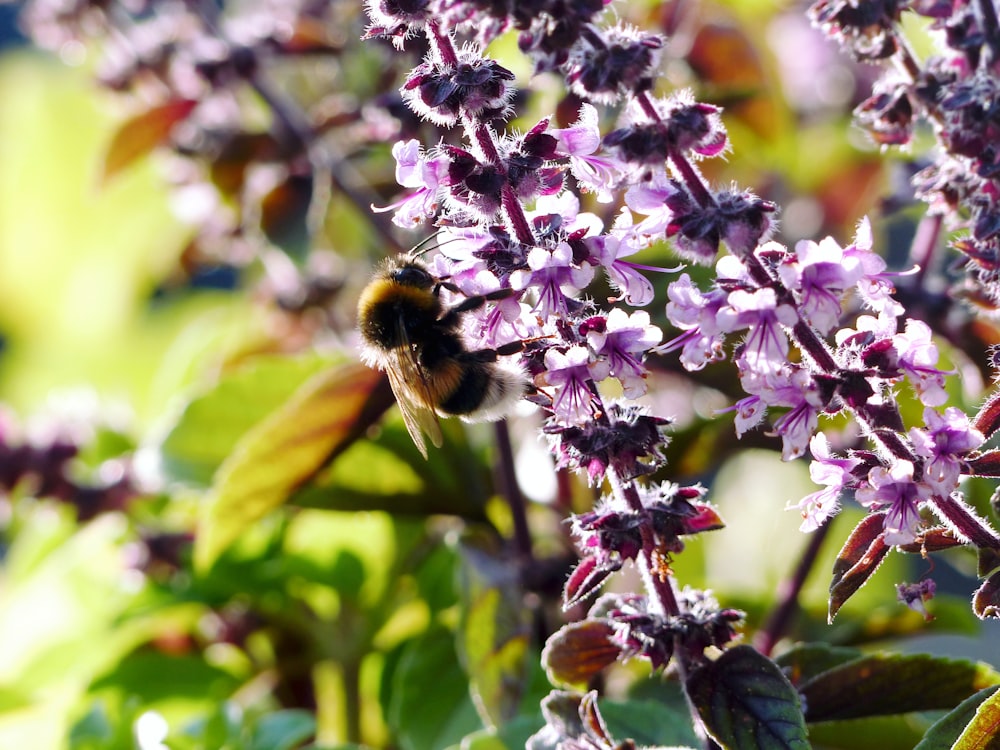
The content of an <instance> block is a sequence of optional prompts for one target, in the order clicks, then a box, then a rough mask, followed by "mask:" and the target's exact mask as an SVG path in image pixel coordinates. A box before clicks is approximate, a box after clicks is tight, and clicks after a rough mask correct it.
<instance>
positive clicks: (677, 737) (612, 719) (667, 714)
mask: <svg viewBox="0 0 1000 750" xmlns="http://www.w3.org/2000/svg"><path fill="white" fill-rule="evenodd" d="M601 715H602V716H604V720H605V721H606V722H607V725H608V730H609V731H610V732H611V734H612V735H613V736H615V737H618V738H625V737H628V738H629V739H632V740H635V742H636V744H637V745H640V746H655V747H659V746H665V745H669V746H674V745H682V746H691V747H694V746H697V745H698V744H700V743H699V741H698V737H697V735H695V733H694V729H693V728H692V726H691V715H690V714H689V713H688V712H687V708H686V706H684V705H683V704H681V705H678V706H669V705H666V704H664V703H661V702H659V701H651V700H628V701H601Z"/></svg>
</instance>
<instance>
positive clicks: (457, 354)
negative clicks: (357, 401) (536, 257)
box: [358, 256, 528, 458]
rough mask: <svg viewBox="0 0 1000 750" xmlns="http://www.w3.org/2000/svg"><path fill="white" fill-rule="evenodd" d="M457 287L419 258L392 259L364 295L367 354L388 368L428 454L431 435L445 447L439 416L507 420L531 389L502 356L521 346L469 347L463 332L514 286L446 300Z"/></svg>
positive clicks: (411, 428) (361, 319) (361, 322)
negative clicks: (474, 315)
mask: <svg viewBox="0 0 1000 750" xmlns="http://www.w3.org/2000/svg"><path fill="white" fill-rule="evenodd" d="M442 289H447V290H449V291H453V292H458V288H457V287H455V286H454V285H453V284H450V283H449V282H448V281H446V280H443V279H439V278H436V277H435V276H433V275H432V274H431V273H430V271H429V270H428V268H427V266H426V265H424V264H423V263H422V262H420V261H419V260H417V259H416V258H413V257H410V256H402V257H399V258H392V259H389V260H388V261H387V262H386V263H385V264H383V266H382V267H381V268H380V269H379V270H378V271H377V272H376V274H375V275H374V276H373V277H372V280H371V281H370V282H369V283H368V286H367V287H365V290H364V291H363V292H362V293H361V298H360V299H359V300H358V327H359V328H360V330H361V338H362V351H361V357H362V360H363V361H364V362H365V363H366V364H367V365H369V366H371V367H376V368H378V369H379V370H383V371H385V372H386V374H387V375H388V376H389V384H390V385H391V386H392V391H393V393H394V394H395V396H396V401H397V403H398V404H399V410H400V412H401V413H402V415H403V422H404V423H405V424H406V429H407V431H408V432H409V433H410V437H411V438H413V442H414V443H415V444H416V446H417V448H418V449H419V450H420V453H421V454H422V455H423V456H424V458H427V444H426V442H425V440H424V435H425V434H426V435H427V437H428V438H430V441H431V443H433V444H434V446H436V447H440V446H441V426H440V425H439V424H438V417H439V416H440V417H461V418H462V419H463V420H465V421H467V422H478V421H495V420H498V419H503V418H504V417H505V416H506V415H507V414H508V413H509V412H510V410H511V408H512V407H513V405H514V403H515V402H516V401H517V400H518V399H520V398H521V396H522V395H524V393H525V392H526V390H527V387H528V382H527V378H526V377H525V376H524V375H522V374H520V373H518V372H516V371H515V370H513V369H510V368H507V367H505V366H504V365H503V364H501V363H500V362H499V361H498V360H499V357H500V356H503V355H509V354H514V353H516V352H517V351H520V350H521V349H522V348H523V344H522V343H521V342H514V343H512V344H509V345H507V346H504V347H500V348H499V349H479V350H470V349H469V348H468V347H467V346H466V344H465V341H464V340H463V337H462V324H463V320H464V316H465V314H466V313H468V312H470V311H472V310H475V309H477V308H479V307H482V306H483V305H484V304H485V303H486V302H488V301H492V300H497V299H503V298H504V297H507V296H509V295H510V294H512V292H511V291H510V290H508V289H501V290H498V291H496V292H491V293H489V294H485V295H477V296H468V297H466V298H465V299H464V300H462V301H461V302H459V303H458V304H457V305H454V306H451V307H446V306H445V304H444V303H443V302H442V300H441V290H442Z"/></svg>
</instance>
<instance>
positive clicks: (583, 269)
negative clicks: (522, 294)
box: [510, 242, 594, 319]
mask: <svg viewBox="0 0 1000 750" xmlns="http://www.w3.org/2000/svg"><path fill="white" fill-rule="evenodd" d="M593 278H594V268H593V266H591V265H590V264H589V263H582V264H581V265H579V266H576V265H574V264H573V250H572V248H570V246H569V244H568V243H566V242H560V243H559V244H558V245H556V246H555V247H554V248H552V249H551V250H548V249H546V248H544V247H534V248H532V249H531V251H530V252H529V253H528V270H519V271H514V273H512V274H511V277H510V283H511V286H512V287H513V288H514V289H519V290H521V289H529V288H532V289H535V290H537V294H538V301H537V302H536V303H535V306H534V307H533V308H532V310H533V312H536V313H538V315H539V316H541V317H542V318H544V319H547V318H549V317H551V316H553V315H555V316H557V317H563V316H565V315H566V312H567V302H566V299H567V296H568V295H573V294H576V293H577V292H578V291H579V290H580V289H583V288H584V287H585V286H587V285H588V284H589V283H590V282H591V280H593Z"/></svg>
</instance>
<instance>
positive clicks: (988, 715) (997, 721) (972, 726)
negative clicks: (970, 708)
mask: <svg viewBox="0 0 1000 750" xmlns="http://www.w3.org/2000/svg"><path fill="white" fill-rule="evenodd" d="M996 748H1000V694H998V693H996V692H994V693H993V694H992V695H990V696H989V697H987V698H986V700H984V701H983V702H982V703H980V704H979V707H978V708H977V709H976V714H975V716H973V718H972V721H970V722H969V724H968V726H966V727H965V731H964V732H962V734H961V736H960V737H959V738H958V740H957V741H956V742H955V744H954V745H953V746H952V750H996Z"/></svg>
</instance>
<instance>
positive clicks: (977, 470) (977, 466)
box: [966, 450, 1000, 477]
mask: <svg viewBox="0 0 1000 750" xmlns="http://www.w3.org/2000/svg"><path fill="white" fill-rule="evenodd" d="M966 463H967V464H968V466H969V471H970V476H974V477H1000V451H998V450H989V451H984V452H982V453H980V454H979V455H978V456H975V457H973V458H970V459H968V460H967V461H966Z"/></svg>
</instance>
